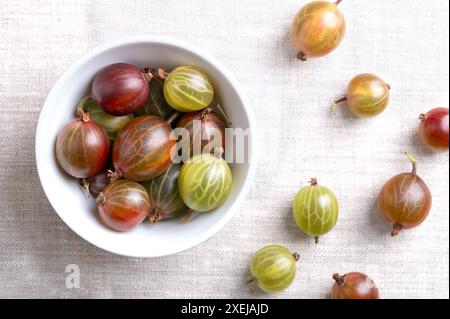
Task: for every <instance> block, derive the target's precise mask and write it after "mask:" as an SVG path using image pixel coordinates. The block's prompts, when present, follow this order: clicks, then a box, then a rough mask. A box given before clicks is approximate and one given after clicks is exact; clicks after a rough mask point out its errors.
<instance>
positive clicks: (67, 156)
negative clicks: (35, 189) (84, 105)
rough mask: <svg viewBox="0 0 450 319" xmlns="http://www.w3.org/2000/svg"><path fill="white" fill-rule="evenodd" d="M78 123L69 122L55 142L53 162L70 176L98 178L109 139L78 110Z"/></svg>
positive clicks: (104, 160)
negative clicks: (54, 158)
mask: <svg viewBox="0 0 450 319" xmlns="http://www.w3.org/2000/svg"><path fill="white" fill-rule="evenodd" d="M77 114H78V116H79V118H78V119H74V120H72V121H70V122H69V123H68V124H67V125H66V126H64V128H63V129H62V130H61V131H60V132H59V134H58V137H57V139H56V160H57V161H58V163H59V165H60V166H61V167H62V168H63V169H64V171H66V173H68V174H69V175H71V176H73V177H76V178H86V177H90V176H94V175H96V174H98V173H99V172H100V171H101V170H102V169H103V167H104V166H105V164H106V162H107V161H108V155H109V145H110V143H109V139H108V136H107V135H106V132H105V130H104V129H103V128H102V127H101V126H100V125H99V124H97V123H96V122H94V121H91V119H90V117H89V114H87V113H85V112H84V111H83V110H82V109H81V108H79V109H78V110H77Z"/></svg>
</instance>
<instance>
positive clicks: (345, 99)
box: [332, 96, 348, 113]
mask: <svg viewBox="0 0 450 319" xmlns="http://www.w3.org/2000/svg"><path fill="white" fill-rule="evenodd" d="M347 101H348V98H347V97H346V96H344V97H341V98H340V99H337V100H334V101H333V104H332V106H333V112H335V113H336V109H337V107H338V105H339V104H341V103H343V102H347Z"/></svg>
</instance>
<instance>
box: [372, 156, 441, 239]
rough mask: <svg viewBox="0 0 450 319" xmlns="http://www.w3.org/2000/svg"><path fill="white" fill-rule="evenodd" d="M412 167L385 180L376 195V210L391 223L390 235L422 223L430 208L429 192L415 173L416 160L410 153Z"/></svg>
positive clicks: (430, 198)
mask: <svg viewBox="0 0 450 319" xmlns="http://www.w3.org/2000/svg"><path fill="white" fill-rule="evenodd" d="M407 156H408V157H409V159H410V160H411V163H412V166H413V169H412V172H410V173H403V174H399V175H396V176H394V177H393V178H391V179H390V180H389V181H387V182H386V183H385V184H384V186H383V188H382V189H381V191H380V193H379V195H378V210H379V211H380V212H381V214H382V215H383V216H384V217H385V218H386V219H387V220H388V221H389V222H390V223H392V224H393V228H392V233H391V235H392V236H395V235H397V234H398V233H399V232H400V231H401V230H402V229H409V228H414V227H417V226H419V225H420V224H422V222H423V221H424V220H425V219H426V218H427V216H428V214H429V212H430V209H431V202H432V197H431V192H430V189H429V188H428V186H427V184H425V182H424V181H423V180H422V179H421V178H420V177H419V176H418V175H417V164H416V163H417V162H416V160H415V159H414V157H412V155H411V154H410V153H407Z"/></svg>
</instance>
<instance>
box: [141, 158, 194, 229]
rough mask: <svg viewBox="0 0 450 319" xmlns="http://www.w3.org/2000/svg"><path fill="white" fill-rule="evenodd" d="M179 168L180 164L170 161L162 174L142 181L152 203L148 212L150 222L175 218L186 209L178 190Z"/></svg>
mask: <svg viewBox="0 0 450 319" xmlns="http://www.w3.org/2000/svg"><path fill="white" fill-rule="evenodd" d="M180 169H181V164H174V163H172V164H170V166H169V167H168V168H167V169H166V170H165V171H164V173H163V174H161V175H159V176H158V177H156V178H154V179H152V180H149V181H145V182H143V186H144V187H145V189H146V190H147V192H148V195H149V197H150V202H151V204H152V210H151V212H150V214H149V218H150V221H151V222H152V223H156V222H157V221H160V220H167V219H171V218H176V217H178V216H181V215H183V214H184V213H186V212H187V211H188V208H187V206H186V205H185V204H184V202H183V200H182V199H181V196H180V193H179V190H178V176H179V174H180Z"/></svg>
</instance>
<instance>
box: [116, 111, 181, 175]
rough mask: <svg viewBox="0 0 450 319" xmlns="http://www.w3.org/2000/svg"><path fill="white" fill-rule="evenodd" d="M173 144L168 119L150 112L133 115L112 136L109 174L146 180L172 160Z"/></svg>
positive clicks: (161, 170)
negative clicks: (111, 172)
mask: <svg viewBox="0 0 450 319" xmlns="http://www.w3.org/2000/svg"><path fill="white" fill-rule="evenodd" d="M175 144H176V139H175V136H174V134H173V132H172V128H171V127H170V124H169V122H167V121H164V120H163V119H161V118H160V117H157V116H153V115H143V116H138V117H136V118H135V119H134V120H132V121H130V122H128V123H127V124H126V125H125V126H124V127H123V128H122V129H121V130H120V131H119V133H118V134H117V136H116V140H115V142H114V146H113V151H112V161H113V165H114V168H115V172H114V174H112V177H113V178H114V179H117V178H120V177H122V176H124V177H125V178H126V179H128V180H132V181H146V180H149V179H152V178H154V177H156V176H158V175H160V174H162V173H163V172H164V170H165V169H166V168H167V167H169V165H170V163H171V162H172V156H173V154H174V152H175Z"/></svg>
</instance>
